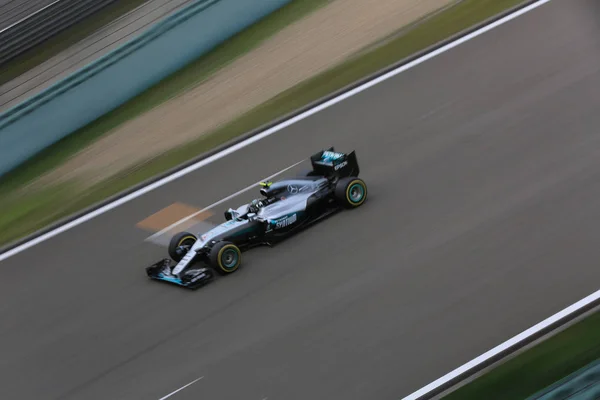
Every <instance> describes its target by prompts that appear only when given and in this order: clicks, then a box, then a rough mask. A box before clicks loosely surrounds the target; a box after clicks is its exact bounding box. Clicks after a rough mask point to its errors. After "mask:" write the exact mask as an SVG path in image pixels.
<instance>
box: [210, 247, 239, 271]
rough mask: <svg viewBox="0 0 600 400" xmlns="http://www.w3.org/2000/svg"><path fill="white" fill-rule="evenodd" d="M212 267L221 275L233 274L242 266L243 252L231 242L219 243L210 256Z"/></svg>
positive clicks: (211, 250)
mask: <svg viewBox="0 0 600 400" xmlns="http://www.w3.org/2000/svg"><path fill="white" fill-rule="evenodd" d="M209 259H210V265H211V266H212V267H213V268H214V269H215V270H216V271H217V272H218V273H219V274H221V275H227V274H231V273H233V272H235V271H237V270H238V268H239V267H240V265H241V264H242V252H241V251H240V249H239V248H238V247H237V246H236V245H235V244H233V243H231V242H226V241H223V242H218V243H216V244H215V245H214V246H213V247H212V249H210V254H209Z"/></svg>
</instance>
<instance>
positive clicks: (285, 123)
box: [0, 0, 551, 261]
mask: <svg viewBox="0 0 600 400" xmlns="http://www.w3.org/2000/svg"><path fill="white" fill-rule="evenodd" d="M550 1H551V0H540V1H538V2H537V3H533V4H531V5H529V6H527V7H525V8H523V9H521V10H519V11H517V12H514V13H512V14H510V15H508V16H506V17H504V18H501V19H499V20H498V21H496V22H494V23H492V24H489V25H486V26H484V27H482V28H481V29H478V30H476V31H474V32H472V33H470V34H468V35H465V36H463V37H462V38H459V39H457V40H455V41H453V42H450V43H448V44H446V45H445V46H442V47H440V48H439V49H437V50H434V51H432V52H430V53H428V54H425V55H424V56H422V57H419V58H417V59H415V60H413V61H411V62H409V63H407V64H405V65H403V66H401V67H398V68H396V69H394V70H392V71H390V72H388V73H386V74H384V75H381V76H379V77H378V78H375V79H373V80H371V81H369V82H366V83H364V84H363V85H360V86H358V87H356V88H354V89H352V90H350V91H348V92H345V93H342V94H341V95H339V96H337V97H335V98H333V99H331V100H328V101H326V102H324V103H322V104H320V105H318V106H316V107H314V108H311V109H310V110H307V111H305V112H303V113H301V114H298V115H297V116H295V117H293V118H290V119H288V120H286V121H283V122H282V123H280V124H278V125H276V126H273V127H271V128H269V129H267V130H265V131H263V132H261V133H259V134H258V135H255V136H252V137H251V138H248V139H246V140H244V141H242V142H240V143H237V144H235V145H233V146H231V147H228V148H226V149H224V150H223V151H221V152H219V153H217V154H214V155H212V156H210V157H208V158H205V159H204V160H202V161H199V162H197V163H195V164H192V165H190V166H188V167H186V168H184V169H181V170H179V171H177V172H175V173H173V174H171V175H169V176H167V177H164V178H162V179H160V180H158V181H156V182H154V183H151V184H149V185H148V186H145V187H143V188H141V189H139V190H137V191H135V192H133V193H130V194H128V195H126V196H123V197H121V198H120V199H117V200H115V201H113V202H112V203H109V204H107V205H105V206H102V207H99V208H98V209H96V210H94V211H92V212H90V213H88V214H85V215H83V216H81V217H79V218H77V219H75V220H73V221H71V222H69V223H66V224H64V225H62V226H59V227H58V228H56V229H54V230H52V231H50V232H46V233H44V234H43V235H40V236H38V237H36V238H34V239H32V240H30V241H29V242H26V243H23V244H21V245H19V246H17V247H15V248H13V249H11V250H8V251H6V252H4V253H2V254H0V261H3V260H6V259H7V258H9V257H12V256H14V255H15V254H18V253H20V252H22V251H25V250H27V249H29V248H31V247H33V246H35V245H37V244H39V243H42V242H44V241H46V240H48V239H50V238H53V237H54V236H57V235H59V234H61V233H63V232H65V231H68V230H69V229H71V228H74V227H76V226H78V225H81V224H83V223H84V222H87V221H89V220H90V219H92V218H95V217H97V216H98V215H102V214H104V213H106V212H108V211H110V210H112V209H114V208H116V207H119V206H120V205H122V204H125V203H127V202H129V201H131V200H133V199H136V198H138V197H140V196H143V195H144V194H146V193H148V192H150V191H152V190H154V189H156V188H159V187H161V186H164V185H166V184H167V183H170V182H172V181H174V180H176V179H179V178H181V177H182V176H185V175H187V174H189V173H191V172H193V171H195V170H197V169H199V168H202V167H204V166H205V165H208V164H211V163H213V162H215V161H217V160H219V159H221V158H224V157H227V156H228V155H230V154H233V153H235V152H236V151H238V150H241V149H243V148H245V147H248V146H250V145H251V144H253V143H255V142H258V141H259V140H262V139H264V138H266V137H268V136H271V135H272V134H274V133H276V132H279V131H281V130H282V129H285V128H287V127H288V126H290V125H293V124H295V123H296V122H299V121H302V120H304V119H306V118H308V117H310V116H312V115H314V114H316V113H318V112H321V111H323V110H325V109H327V108H329V107H331V106H333V105H335V104H337V103H340V102H342V101H344V100H346V99H347V98H349V97H352V96H355V95H357V94H359V93H361V92H363V91H365V90H367V89H369V88H371V87H373V86H375V85H377V84H379V83H381V82H384V81H386V80H388V79H390V78H393V77H394V76H396V75H398V74H400V73H402V72H404V71H406V70H408V69H411V68H414V67H416V66H417V65H419V64H422V63H424V62H425V61H428V60H430V59H431V58H434V57H437V56H439V55H440V54H442V53H445V52H447V51H449V50H451V49H453V48H455V47H457V46H460V45H461V44H463V43H465V42H468V41H469V40H471V39H474V38H476V37H477V36H480V35H483V34H484V33H486V32H488V31H490V30H492V29H494V28H497V27H498V26H500V25H503V24H505V23H507V22H509V21H511V20H513V19H515V18H517V17H519V16H521V15H523V14H525V13H527V12H529V11H531V10H533V9H535V8H537V7H539V6H541V5H543V4H545V3H548V2H550Z"/></svg>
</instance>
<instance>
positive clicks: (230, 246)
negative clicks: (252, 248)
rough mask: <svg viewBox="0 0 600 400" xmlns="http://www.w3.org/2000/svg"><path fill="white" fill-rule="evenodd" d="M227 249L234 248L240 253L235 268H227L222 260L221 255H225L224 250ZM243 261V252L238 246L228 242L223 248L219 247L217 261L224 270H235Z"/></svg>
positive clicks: (229, 271) (227, 271)
mask: <svg viewBox="0 0 600 400" xmlns="http://www.w3.org/2000/svg"><path fill="white" fill-rule="evenodd" d="M227 249H234V250H235V251H236V253H237V255H238V260H237V263H236V264H235V267H234V268H226V267H225V266H224V265H223V263H222V261H221V256H222V255H223V252H224V251H225V250H227ZM241 262H242V254H241V252H240V249H238V247H237V246H236V245H234V244H227V245H225V246H223V247H221V249H219V254H218V255H217V263H218V264H219V268H221V270H222V271H224V272H226V273H231V272H234V271H236V270H237V269H238V268H239V267H240V264H241Z"/></svg>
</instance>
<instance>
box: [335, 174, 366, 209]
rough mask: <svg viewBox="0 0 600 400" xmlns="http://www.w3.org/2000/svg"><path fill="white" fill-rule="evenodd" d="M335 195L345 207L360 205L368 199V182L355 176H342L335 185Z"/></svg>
mask: <svg viewBox="0 0 600 400" xmlns="http://www.w3.org/2000/svg"><path fill="white" fill-rule="evenodd" d="M334 195H335V198H336V200H337V201H338V202H339V203H340V205H342V206H343V207H345V208H356V207H360V206H361V205H363V203H364V202H365V200H367V184H366V183H365V182H364V181H363V180H362V179H360V178H357V177H354V176H349V177H347V178H342V179H340V180H339V181H338V182H337V183H336V185H335V190H334Z"/></svg>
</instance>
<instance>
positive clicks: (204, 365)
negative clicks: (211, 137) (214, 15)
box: [0, 0, 600, 400]
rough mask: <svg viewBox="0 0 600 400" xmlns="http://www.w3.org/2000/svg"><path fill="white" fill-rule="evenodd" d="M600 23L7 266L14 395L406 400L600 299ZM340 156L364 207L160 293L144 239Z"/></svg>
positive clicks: (452, 63) (538, 32)
mask: <svg viewBox="0 0 600 400" xmlns="http://www.w3.org/2000/svg"><path fill="white" fill-rule="evenodd" d="M598 17H600V4H598V2H596V1H595V0H572V1H558V0H554V1H552V2H550V3H549V4H547V5H545V6H543V7H541V8H539V9H538V10H536V11H534V12H532V13H529V14H526V15H525V16H522V17H520V18H518V19H516V20H513V21H512V22H510V23H508V24H506V25H504V26H502V27H500V28H497V29H495V30H493V31H490V32H488V33H486V34H485V35H483V36H480V37H478V38H476V39H474V40H472V41H469V42H467V43H465V44H463V45H461V46H459V47H457V48H455V49H453V50H452V51H450V52H447V53H445V54H443V55H440V56H438V57H436V58H434V59H432V60H430V61H428V62H426V63H424V64H422V65H420V66H418V67H416V68H414V69H411V70H409V71H406V72H404V73H402V74H400V75H399V76H397V77H395V78H393V79H391V80H389V81H387V82H385V83H383V84H380V85H377V86H375V87H373V88H371V89H369V90H368V91H365V92H363V93H361V94H360V95H358V96H355V97H353V98H350V99H348V100H346V101H344V102H342V103H340V104H338V105H336V106H334V107H332V108H330V109H327V110H325V111H323V112H321V113H318V114H316V115H314V116H312V117H311V118H309V119H306V120H304V121H302V122H300V123H297V124H295V125H292V126H290V127H288V128H287V129H286V130H285V131H282V132H280V133H278V134H276V135H274V136H271V137H269V138H267V139H265V140H262V141H260V142H258V143H256V144H254V145H252V146H250V147H248V148H246V149H244V150H242V151H240V152H238V153H235V154H234V155H232V156H228V157H226V158H225V159H222V160H220V161H218V162H215V163H214V164H211V165H210V166H208V167H205V168H202V169H200V170H198V171H197V172H195V173H192V174H190V175H188V176H186V177H185V178H182V179H180V180H177V181H175V182H173V183H171V184H169V185H168V186H165V187H162V188H160V189H157V190H155V191H153V192H151V193H150V194H147V195H145V196H143V197H141V198H139V199H137V200H135V201H132V202H130V203H128V204H126V205H124V206H121V207H119V208H117V209H115V210H113V211H111V212H109V213H107V214H105V215H103V216H100V217H98V218H96V219H94V220H92V221H89V222H88V223H85V224H83V225H81V226H79V227H77V228H74V229H73V230H71V231H69V232H67V233H64V234H62V235H59V236H57V237H55V238H53V239H51V240H49V241H47V242H44V243H42V244H39V245H37V246H35V247H34V248H32V249H30V250H28V251H26V252H24V253H21V254H19V255H16V256H14V257H12V258H10V259H8V260H6V261H4V262H2V263H1V265H0V267H2V279H1V280H0V320H1V321H2V324H1V325H0V354H2V357H0V397H1V398H3V399H40V398H44V399H106V398H110V399H159V398H161V397H163V396H166V395H167V394H168V393H170V392H172V391H174V390H176V389H178V388H179V387H181V386H183V385H185V384H187V383H188V382H190V381H192V380H194V379H196V378H199V377H201V376H202V377H203V379H201V380H200V381H198V382H196V383H195V384H193V385H192V386H190V387H188V388H186V389H184V390H182V391H180V392H178V393H177V394H175V395H173V396H172V397H170V399H175V400H184V399H256V400H263V399H265V398H266V399H268V400H274V399H286V400H294V399H307V398H310V399H345V400H350V399H399V398H401V397H403V396H405V395H408V394H409V393H411V392H413V391H414V390H417V389H418V388H420V387H422V386H423V385H425V384H427V383H429V382H431V381H432V380H434V379H437V378H438V377H440V376H442V375H444V374H445V373H447V372H449V371H450V370H452V369H454V368H456V367H458V366H459V365H461V364H463V363H465V362H467V361H469V360H470V359H472V358H474V357H476V356H478V355H479V354H481V353H483V352H484V351H487V350H489V349H490V348H492V347H494V346H496V345H498V344H499V343H501V342H502V341H504V340H506V339H508V338H510V337H512V336H513V335H515V334H517V333H519V332H521V331H523V330H525V329H527V328H529V327H530V326H532V325H533V324H535V323H537V322H539V321H541V320H543V319H544V318H546V317H548V316H550V315H552V314H553V313H555V312H557V311H559V310H561V309H562V308H564V307H566V306H568V305H570V304H572V303H573V302H575V301H577V300H579V299H581V298H582V297H584V296H586V295H588V294H590V293H592V292H594V291H596V290H597V289H598V286H599V282H600V269H599V268H598V259H599V258H600V246H598V238H600V224H598V218H600V202H599V201H598V199H599V196H600V163H599V162H598V159H599V156H600V135H598V127H599V126H600V113H599V112H598V107H599V104H600V51H598V49H599V48H600V39H598V38H599V37H600V23H599V22H598V21H600V18H598ZM330 145H335V146H336V147H337V149H339V150H342V151H345V150H351V149H356V151H357V154H358V158H359V162H360V164H361V167H362V171H363V174H362V175H361V176H362V177H363V178H364V179H365V180H366V182H367V184H368V185H369V191H370V198H369V200H368V201H367V203H365V205H364V206H363V207H361V208H360V209H358V210H353V211H350V212H345V213H343V214H339V215H337V216H335V217H333V218H331V219H328V220H327V221H325V222H323V223H321V224H320V225H318V226H315V227H314V228H312V229H310V230H308V231H306V232H304V233H302V234H301V235H299V236H297V237H295V238H293V239H291V240H289V241H287V242H285V243H283V244H281V245H279V246H277V247H275V248H272V249H269V248H264V249H256V250H254V251H252V252H249V253H246V255H245V258H244V267H243V269H241V270H240V271H238V272H236V273H235V275H232V276H229V277H226V278H223V279H219V281H217V282H216V283H215V284H213V285H210V286H208V287H205V288H203V289H201V290H199V291H196V292H191V291H187V290H181V289H179V288H177V287H174V286H170V285H167V284H161V283H157V282H151V281H148V280H147V279H146V278H145V276H144V271H143V268H144V267H145V266H146V265H149V264H151V263H152V262H154V261H156V260H157V259H159V258H161V257H163V256H164V255H165V249H164V248H162V247H160V246H157V245H154V244H152V243H148V242H145V241H144V239H146V238H147V236H149V233H148V232H145V231H142V230H141V229H138V228H136V227H135V224H136V223H137V222H138V221H140V220H142V219H144V218H146V217H147V216H149V215H151V214H153V213H155V212H156V211H158V210H160V209H161V208H163V207H166V206H168V205H170V204H171V203H173V202H175V201H180V202H183V203H187V204H192V205H196V206H199V207H201V206H207V205H209V204H211V203H212V202H214V201H217V200H219V199H221V198H224V197H225V196H227V195H229V194H232V193H234V192H236V191H237V190H239V189H242V188H244V187H245V186H247V185H249V184H251V183H252V182H255V181H257V180H258V179H261V178H263V177H266V176H268V175H270V174H272V173H274V172H276V171H278V170H280V169H283V168H285V167H287V166H288V165H291V164H293V163H294V162H296V161H298V160H301V159H303V158H307V157H308V156H309V155H310V154H312V153H313V152H315V151H317V150H319V149H321V148H324V147H328V146H330ZM257 195H258V188H257V189H256V191H255V192H252V193H247V194H246V195H244V196H241V197H239V198H237V199H236V201H234V202H231V203H227V204H223V205H221V206H220V207H219V208H218V209H216V210H215V213H216V214H221V213H222V212H223V210H224V209H226V208H227V207H229V206H230V205H234V204H241V203H242V202H243V201H246V200H248V199H249V198H251V197H253V196H257Z"/></svg>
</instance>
